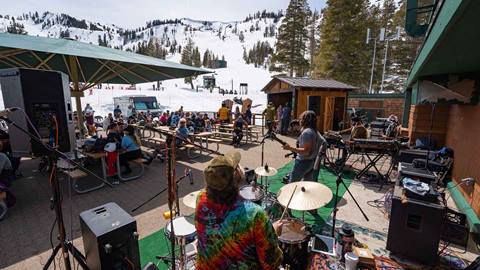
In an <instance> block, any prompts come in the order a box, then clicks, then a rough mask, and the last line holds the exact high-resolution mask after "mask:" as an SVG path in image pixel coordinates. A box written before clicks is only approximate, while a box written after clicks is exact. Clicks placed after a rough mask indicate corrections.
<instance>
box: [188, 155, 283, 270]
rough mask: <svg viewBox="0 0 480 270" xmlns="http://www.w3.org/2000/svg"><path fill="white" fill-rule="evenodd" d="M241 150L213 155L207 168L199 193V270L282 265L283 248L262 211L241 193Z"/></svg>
mask: <svg viewBox="0 0 480 270" xmlns="http://www.w3.org/2000/svg"><path fill="white" fill-rule="evenodd" d="M239 162H240V153H239V152H236V151H235V152H230V153H228V154H226V155H225V156H218V157H216V158H214V159H213V160H212V161H211V162H210V163H209V165H208V166H207V168H206V169H205V170H204V174H205V182H206V185H207V188H206V190H205V191H202V192H201V193H200V194H199V195H198V199H197V207H196V212H195V227H196V229H197V236H198V247H197V248H198V254H197V264H196V269H200V270H204V269H278V268H279V266H280V264H281V262H282V258H283V255H282V251H281V249H280V247H279V245H278V237H277V234H276V233H280V230H281V223H280V222H276V223H274V224H273V225H272V223H271V222H270V220H269V219H268V216H267V214H266V213H265V212H264V211H263V209H262V208H261V207H260V206H258V205H256V204H254V203H252V202H250V201H246V200H244V199H242V198H241V197H240V196H239V185H240V183H241V182H243V181H244V178H245V174H244V172H243V170H242V169H241V167H240V166H239Z"/></svg>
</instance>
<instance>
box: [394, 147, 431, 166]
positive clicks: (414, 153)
mask: <svg viewBox="0 0 480 270" xmlns="http://www.w3.org/2000/svg"><path fill="white" fill-rule="evenodd" d="M427 153H428V152H427V150H420V149H403V150H400V151H399V152H398V157H397V160H398V162H404V163H412V162H413V160H414V159H416V158H422V159H426V158H427V156H428V155H427Z"/></svg>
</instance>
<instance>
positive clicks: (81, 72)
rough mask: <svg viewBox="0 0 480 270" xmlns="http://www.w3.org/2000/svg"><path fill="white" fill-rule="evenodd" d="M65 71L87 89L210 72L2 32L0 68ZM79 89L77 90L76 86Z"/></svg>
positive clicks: (61, 40) (137, 55) (111, 51)
mask: <svg viewBox="0 0 480 270" xmlns="http://www.w3.org/2000/svg"><path fill="white" fill-rule="evenodd" d="M10 67H24V68H37V69H46V70H57V71H62V72H64V73H66V74H68V75H69V76H70V79H71V81H72V82H75V81H76V82H82V83H84V84H83V85H82V87H81V88H79V89H78V90H86V89H88V88H90V87H92V86H93V85H95V84H99V83H117V84H136V83H145V82H153V81H160V80H166V79H174V78H183V77H188V76H196V75H199V74H204V73H209V71H207V70H205V69H201V68H196V67H191V66H187V65H182V64H178V63H174V62H170V61H165V60H162V59H158V58H154V57H149V56H144V55H140V54H135V53H131V52H126V51H121V50H116V49H112V48H107V47H101V46H97V45H92V44H88V43H83V42H78V41H74V40H69V39H53V38H45V37H37V36H27V35H15V34H8V33H1V34H0V68H10ZM74 90H77V89H74Z"/></svg>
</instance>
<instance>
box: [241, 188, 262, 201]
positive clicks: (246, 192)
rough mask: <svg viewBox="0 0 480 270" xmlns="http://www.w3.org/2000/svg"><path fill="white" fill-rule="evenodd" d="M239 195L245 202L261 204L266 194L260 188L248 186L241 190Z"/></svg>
mask: <svg viewBox="0 0 480 270" xmlns="http://www.w3.org/2000/svg"><path fill="white" fill-rule="evenodd" d="M239 193H240V196H241V197H242V198H244V199H245V200H247V201H251V202H254V203H256V204H260V203H261V202H262V199H263V197H264V196H265V193H264V192H263V189H261V188H260V186H251V185H246V186H243V187H241V188H240V190H239Z"/></svg>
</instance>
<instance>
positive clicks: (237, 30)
mask: <svg viewBox="0 0 480 270" xmlns="http://www.w3.org/2000/svg"><path fill="white" fill-rule="evenodd" d="M279 14H281V12H258V13H256V14H254V15H249V16H248V17H247V18H246V19H245V20H243V21H231V22H219V21H199V20H193V19H188V18H182V19H172V20H154V21H151V22H147V23H146V24H145V25H144V26H141V27H138V28H136V29H124V28H121V27H119V26H116V25H114V24H102V23H98V22H91V21H86V20H82V19H77V18H74V17H72V16H69V15H66V14H54V13H50V12H45V13H43V14H39V13H38V12H30V13H25V14H22V15H19V16H11V15H10V16H9V15H3V16H1V17H0V32H7V31H9V32H12V31H17V32H24V33H25V32H26V34H28V35H38V36H43V37H50V38H71V39H74V40H78V41H81V42H86V43H91V44H97V45H99V44H103V45H106V46H109V47H112V48H117V49H121V50H132V51H136V50H138V48H139V46H141V45H143V46H145V45H146V44H148V42H149V41H150V40H153V41H154V42H155V43H158V44H159V45H160V46H161V47H162V48H163V49H165V50H166V51H167V52H168V54H167V55H166V57H165V58H166V60H170V61H174V62H180V58H181V54H180V50H181V48H183V47H184V46H185V45H186V44H187V42H188V40H189V39H191V40H193V42H194V43H195V44H194V46H196V47H198V48H199V51H200V55H201V56H202V57H203V54H204V52H205V51H206V50H207V49H208V50H209V51H210V52H211V53H213V54H214V55H216V56H218V58H219V59H221V58H222V56H223V57H224V58H225V60H226V61H227V68H221V69H215V70H214V71H215V77H216V80H217V86H220V87H221V88H224V89H228V90H229V89H231V88H232V86H233V89H234V90H237V91H238V90H239V84H240V83H247V84H248V90H249V92H248V97H249V98H252V99H253V100H254V104H257V103H258V104H262V103H264V102H265V99H266V97H265V95H264V94H263V93H261V92H260V89H261V88H262V87H263V86H265V85H266V84H267V83H268V81H269V80H270V77H271V76H272V75H273V74H272V73H271V72H269V71H268V69H267V68H265V66H261V67H255V66H254V65H253V64H246V63H245V61H244V59H243V56H244V51H246V52H248V51H249V50H250V49H251V48H253V46H254V45H255V44H256V43H257V42H259V41H260V42H262V41H267V42H268V43H269V44H270V46H272V47H273V46H274V43H275V41H276V33H277V30H278V27H279V26H280V23H281V19H282V17H281V15H279ZM202 84H203V80H202V78H201V77H199V78H197V79H196V80H195V85H200V86H201V85H202ZM162 86H163V87H164V88H165V89H166V90H168V92H173V91H178V92H179V93H181V95H180V96H176V94H174V93H173V94H172V93H169V94H160V93H158V91H156V92H157V94H156V95H162V96H163V100H165V101H163V102H162V101H161V103H163V104H165V105H166V106H168V107H172V108H174V107H177V106H178V107H179V106H180V105H184V106H185V102H186V101H185V98H187V99H188V97H191V96H194V99H195V100H194V101H193V102H189V103H191V104H189V105H186V109H190V110H216V109H217V108H218V104H219V103H218V102H219V101H218V100H222V99H225V98H226V97H223V96H221V95H219V94H215V93H214V94H210V93H206V92H207V90H203V91H202V90H200V92H205V93H204V95H202V94H195V93H196V91H192V90H191V89H189V88H190V85H189V84H185V83H184V80H183V79H177V80H168V81H164V82H163V83H162ZM103 87H104V88H106V87H107V86H105V85H104V86H103ZM108 88H110V89H111V88H112V86H109V87H108ZM113 88H114V89H120V86H113ZM152 88H153V84H144V85H137V89H142V90H148V89H152ZM172 89H174V90H172ZM95 92H97V91H95ZM116 92H117V91H116ZM122 92H124V91H122ZM165 92H167V91H165ZM118 93H119V92H118ZM112 95H116V93H115V94H113V93H112ZM217 95H218V96H219V97H215V98H213V96H217ZM232 97H233V96H230V98H232ZM212 98H213V99H212ZM86 99H87V100H88V97H86ZM167 100H169V101H167ZM212 100H214V102H212ZM203 101H204V102H203ZM209 104H211V105H209ZM101 106H104V105H101ZM108 107H109V106H108ZM188 107H190V108H188Z"/></svg>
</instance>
